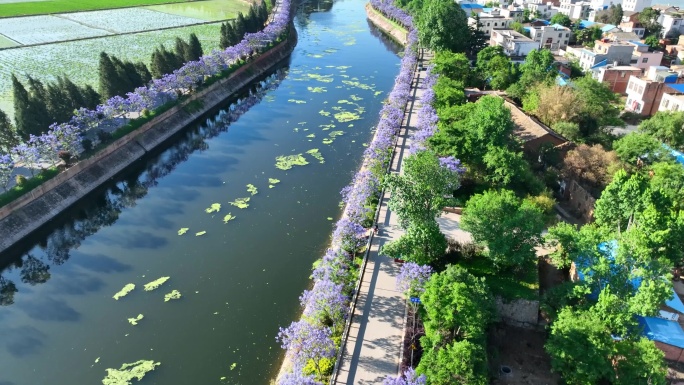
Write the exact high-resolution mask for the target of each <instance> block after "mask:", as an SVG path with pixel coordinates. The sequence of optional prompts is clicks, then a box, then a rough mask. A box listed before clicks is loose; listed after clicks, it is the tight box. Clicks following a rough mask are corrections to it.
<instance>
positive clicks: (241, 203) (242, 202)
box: [228, 197, 249, 209]
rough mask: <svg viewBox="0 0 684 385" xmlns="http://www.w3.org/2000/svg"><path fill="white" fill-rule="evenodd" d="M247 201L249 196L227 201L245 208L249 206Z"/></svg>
mask: <svg viewBox="0 0 684 385" xmlns="http://www.w3.org/2000/svg"><path fill="white" fill-rule="evenodd" d="M247 202H249V197H246V198H237V199H236V200H234V201H232V202H228V203H230V204H231V205H233V206H235V207H237V208H239V209H246V208H247V207H249V203H247Z"/></svg>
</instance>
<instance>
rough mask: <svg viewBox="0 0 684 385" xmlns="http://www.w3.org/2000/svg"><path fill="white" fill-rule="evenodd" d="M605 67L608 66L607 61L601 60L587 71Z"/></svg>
mask: <svg viewBox="0 0 684 385" xmlns="http://www.w3.org/2000/svg"><path fill="white" fill-rule="evenodd" d="M607 65H608V59H603V60H601V61H600V62H598V63H596V64H594V65H593V66H591V67H590V68H589V69H590V70H593V69H594V68H599V67H604V66H607Z"/></svg>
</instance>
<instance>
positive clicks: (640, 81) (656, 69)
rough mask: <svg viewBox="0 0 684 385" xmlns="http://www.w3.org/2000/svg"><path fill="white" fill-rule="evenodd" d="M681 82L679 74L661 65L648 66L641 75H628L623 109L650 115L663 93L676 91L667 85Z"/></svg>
mask: <svg viewBox="0 0 684 385" xmlns="http://www.w3.org/2000/svg"><path fill="white" fill-rule="evenodd" d="M682 82H684V79H683V78H681V77H679V74H677V73H676V72H674V71H672V70H671V69H669V68H667V67H662V66H653V67H651V68H649V69H648V70H647V71H646V73H645V74H644V75H643V76H630V78H629V83H628V84H627V102H626V103H625V110H627V111H632V112H636V113H638V114H640V115H642V116H651V115H653V114H655V113H656V111H658V108H659V107H660V102H661V100H662V98H663V94H664V93H666V92H667V93H675V92H676V91H675V90H674V89H672V88H670V87H668V85H673V84H679V83H682Z"/></svg>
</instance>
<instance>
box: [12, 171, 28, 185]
mask: <svg viewBox="0 0 684 385" xmlns="http://www.w3.org/2000/svg"><path fill="white" fill-rule="evenodd" d="M14 181H15V182H16V183H17V186H19V187H23V186H25V185H26V182H28V179H26V177H25V176H23V175H21V174H18V175H17V176H16V177H14Z"/></svg>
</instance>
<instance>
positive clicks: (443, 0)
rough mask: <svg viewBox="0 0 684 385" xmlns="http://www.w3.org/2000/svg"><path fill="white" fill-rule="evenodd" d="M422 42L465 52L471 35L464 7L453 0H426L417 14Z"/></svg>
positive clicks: (425, 44)
mask: <svg viewBox="0 0 684 385" xmlns="http://www.w3.org/2000/svg"><path fill="white" fill-rule="evenodd" d="M416 27H417V28H418V37H419V39H420V41H421V43H422V44H423V45H424V46H426V47H428V48H430V49H432V50H434V51H441V50H449V51H452V52H465V50H466V49H467V48H468V45H469V41H468V39H469V37H470V36H471V34H470V30H469V28H468V21H467V17H466V14H465V12H464V11H463V9H462V8H461V7H460V6H459V5H458V4H456V3H455V2H453V1H451V0H425V3H424V4H423V9H422V11H421V12H419V13H418V15H417V20H416Z"/></svg>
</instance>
